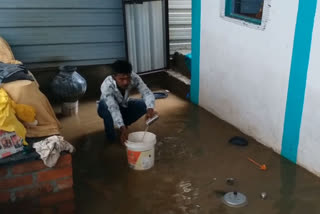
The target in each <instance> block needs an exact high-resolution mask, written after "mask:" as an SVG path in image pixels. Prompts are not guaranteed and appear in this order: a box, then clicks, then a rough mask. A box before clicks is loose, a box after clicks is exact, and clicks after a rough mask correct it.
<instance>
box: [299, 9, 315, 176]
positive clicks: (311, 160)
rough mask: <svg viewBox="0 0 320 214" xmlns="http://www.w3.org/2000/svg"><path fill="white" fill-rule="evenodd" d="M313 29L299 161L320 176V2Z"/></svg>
mask: <svg viewBox="0 0 320 214" xmlns="http://www.w3.org/2000/svg"><path fill="white" fill-rule="evenodd" d="M314 23H315V26H314V31H313V42H312V48H311V53H310V54H311V55H310V63H309V71H308V78H307V87H306V94H305V103H304V109H303V115H302V116H303V117H302V124H301V131H300V143H299V149H298V163H299V164H300V165H302V166H304V167H305V168H307V169H309V170H310V171H312V172H314V173H316V174H318V175H319V176H320V156H319V152H320V58H319V57H320V4H319V3H318V8H317V15H316V18H315V22H314Z"/></svg>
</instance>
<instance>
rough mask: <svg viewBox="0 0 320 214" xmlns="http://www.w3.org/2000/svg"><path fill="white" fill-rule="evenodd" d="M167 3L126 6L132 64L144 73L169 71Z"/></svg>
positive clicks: (157, 2) (151, 2) (158, 2)
mask: <svg viewBox="0 0 320 214" xmlns="http://www.w3.org/2000/svg"><path fill="white" fill-rule="evenodd" d="M164 11H165V10H164V1H162V0H159V1H150V2H143V4H127V5H126V23H127V38H128V49H129V50H128V52H129V60H130V62H131V63H132V65H133V69H134V71H136V72H138V73H140V72H145V71H151V70H156V69H162V68H164V67H166V39H165V37H166V29H165V22H164V20H165V13H164Z"/></svg>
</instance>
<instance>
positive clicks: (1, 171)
mask: <svg viewBox="0 0 320 214" xmlns="http://www.w3.org/2000/svg"><path fill="white" fill-rule="evenodd" d="M7 174H8V169H7V168H0V178H2V177H5V176H6V175H7Z"/></svg>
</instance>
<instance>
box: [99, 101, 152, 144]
mask: <svg viewBox="0 0 320 214" xmlns="http://www.w3.org/2000/svg"><path fill="white" fill-rule="evenodd" d="M119 108H120V112H121V115H122V119H123V122H124V124H125V126H129V125H131V124H132V123H134V122H135V121H137V120H138V119H139V118H140V117H142V116H143V115H144V114H145V113H146V112H147V107H146V104H145V102H144V101H143V100H142V99H134V100H130V101H129V102H128V107H127V108H124V107H122V106H120V105H119ZM98 115H99V116H100V117H101V118H102V119H103V122H104V130H105V133H106V136H107V138H108V140H111V141H113V140H115V138H116V134H115V130H114V123H113V119H112V116H111V113H110V112H109V110H108V106H107V104H106V103H105V102H104V101H100V102H99V106H98Z"/></svg>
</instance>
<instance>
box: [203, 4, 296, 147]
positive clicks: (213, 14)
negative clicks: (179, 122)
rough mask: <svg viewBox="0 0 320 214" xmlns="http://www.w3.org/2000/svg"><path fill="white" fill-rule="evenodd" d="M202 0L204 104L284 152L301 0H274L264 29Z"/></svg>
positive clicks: (264, 142)
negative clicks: (225, 14) (230, 18)
mask: <svg viewBox="0 0 320 214" xmlns="http://www.w3.org/2000/svg"><path fill="white" fill-rule="evenodd" d="M201 2H202V5H201V11H202V12H201V45H200V50H201V53H200V88H199V104H200V105H201V106H202V107H204V108H205V109H207V110H209V111H210V112H212V113H213V114H215V115H217V116H218V117H220V118H222V119H223V120H226V121H227V122H229V123H231V124H233V125H235V126H236V127H238V128H240V129H241V130H242V131H243V132H245V133H246V134H248V135H250V136H253V137H254V138H255V139H257V140H258V141H259V142H261V143H263V144H264V145H266V146H268V147H271V148H273V149H274V150H275V151H276V152H278V153H280V152H281V145H282V135H283V125H284V116H285V110H286V100H287V91H288V80H289V74H290V67H291V57H292V50H293V41H294V35H295V27H296V18H297V11H298V0H284V1H271V2H270V6H271V8H270V9H269V14H267V20H266V27H265V29H254V28H251V27H248V26H245V25H243V24H241V23H239V22H238V23H233V22H230V21H228V20H225V19H223V18H222V17H221V11H222V10H223V9H222V8H223V5H222V4H223V1H222V0H219V1H212V0H202V1H201ZM267 6H268V5H265V7H267Z"/></svg>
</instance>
